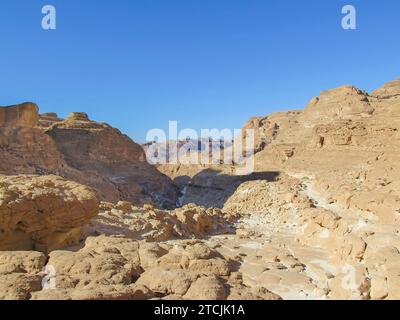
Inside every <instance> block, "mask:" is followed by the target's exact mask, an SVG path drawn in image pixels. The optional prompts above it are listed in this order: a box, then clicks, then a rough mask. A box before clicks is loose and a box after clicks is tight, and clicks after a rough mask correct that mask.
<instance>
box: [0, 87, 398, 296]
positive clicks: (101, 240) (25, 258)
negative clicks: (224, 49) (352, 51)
mask: <svg viewBox="0 0 400 320" xmlns="http://www.w3.org/2000/svg"><path fill="white" fill-rule="evenodd" d="M18 108H21V110H25V109H24V107H17V108H15V107H13V108H11V109H10V110H18ZM30 108H31V107H28V108H27V109H26V110H28V111H29V110H31V111H32V110H33V113H31V115H32V114H33V115H34V114H35V108H33V109H30ZM399 108H400V81H399V80H395V81H393V82H390V83H388V84H386V85H384V86H383V87H382V88H380V89H377V90H375V91H373V92H372V93H367V92H365V91H362V90H360V89H357V88H355V87H353V86H344V87H340V88H337V89H332V90H328V91H324V92H322V93H321V95H320V96H319V97H317V98H313V99H312V100H311V101H310V103H309V105H308V106H307V107H306V109H305V110H295V111H289V112H280V113H276V114H272V115H269V116H265V117H257V118H252V119H250V120H249V122H248V123H247V124H245V128H247V129H254V130H255V140H256V141H255V145H254V146H253V150H254V152H255V155H254V160H255V172H253V173H252V174H249V175H238V174H237V171H236V168H237V166H236V165H235V164H234V163H232V164H225V165H220V164H217V163H213V164H210V165H197V166H189V165H185V164H177V165H161V166H158V169H159V170H160V171H162V172H163V173H165V174H166V175H168V176H169V177H170V179H167V178H166V177H165V176H163V175H160V174H159V173H157V171H155V169H154V168H153V167H151V168H152V169H150V170H148V171H147V168H148V166H149V165H148V164H146V163H145V161H144V152H143V150H142V149H141V148H140V147H139V146H137V145H135V144H134V143H133V142H131V141H130V140H129V139H127V138H126V137H125V138H124V137H122V136H121V135H120V133H119V132H118V131H117V130H116V129H113V128H111V127H109V126H107V125H105V124H99V123H96V122H92V121H90V120H89V119H88V117H87V116H86V115H85V114H82V113H74V114H71V115H70V116H69V117H68V118H67V119H65V120H62V119H59V118H58V116H57V115H55V114H46V115H41V116H40V118H39V119H38V120H35V117H34V116H28V114H29V112H28V113H24V114H25V115H24V116H23V118H21V119H20V118H18V117H19V116H18V113H17V116H15V112H14V111H11V113H9V115H5V116H2V118H0V119H5V120H2V121H3V122H1V121H0V123H1V125H0V127H1V128H0V133H1V135H0V142H1V146H2V147H1V148H2V152H1V153H0V160H2V162H0V168H1V170H3V171H6V172H8V173H42V174H43V173H47V172H55V173H56V172H57V173H58V172H60V173H63V175H64V176H68V177H71V179H74V180H76V181H82V182H85V181H86V182H87V183H86V184H88V185H90V186H94V187H95V188H96V190H97V192H98V194H99V195H100V196H101V197H102V199H103V200H104V199H106V200H108V199H107V197H108V195H112V197H111V198H112V199H110V200H109V202H102V203H101V204H100V206H99V211H100V213H99V215H98V216H94V214H95V213H94V211H95V209H94V207H96V210H97V202H96V200H95V197H94V194H93V193H91V191H89V189H88V188H87V187H83V186H81V185H77V184H76V183H74V182H67V181H65V180H63V179H61V178H58V177H57V178H56V177H51V178H50V177H37V176H35V177H23V176H19V177H1V178H0V232H2V233H1V234H2V237H1V238H0V249H5V250H15V249H16V247H15V246H17V247H18V248H19V249H23V250H35V251H28V252H27V251H19V252H16V251H5V252H0V299H21V300H24V299H25V300H26V299H86V300H94V299H95V300H100V299H109V300H110V299H124V300H126V299H210V300H216V299H220V300H225V299H241V300H243V299H265V300H268V299H281V298H283V299H357V300H368V299H380V300H383V299H400V276H399V275H400V270H399V266H400V184H399V177H400V166H399V160H400V157H399V154H400V152H399V151H400V135H399V132H400V113H399V110H400V109H399ZM4 110H5V109H4ZM3 112H4V111H3ZM24 112H26V111H24ZM6 113H7V112H6ZM6 113H3V114H6ZM10 119H14V120H10ZM35 121H36V122H35ZM4 123H6V124H7V125H5V124H4ZM10 123H11V124H10ZM244 138H245V137H244V136H241V137H238V139H244ZM28 142H29V143H28ZM92 142H94V144H92ZM33 145H35V148H33V147H32V146H33ZM44 150H48V152H47V153H45V152H44ZM76 150H79V152H75V151H76ZM116 154H119V155H120V157H119V158H117V157H114V156H115V155H116ZM132 159H133V160H132ZM3 160H4V161H3ZM132 168H135V169H137V171H135V170H132ZM19 171H21V172H19ZM38 171H39V172H38ZM142 171H145V173H143V172H142ZM154 172H156V173H154ZM82 174H84V176H83V177H82ZM116 177H123V181H124V182H122V180H119V179H114V178H116ZM142 178H143V179H144V180H141V179H142ZM113 179H114V180H113ZM153 179H154V180H153ZM53 180H55V181H56V182H54V181H53ZM172 180H173V181H174V182H175V183H176V184H177V185H178V186H179V187H180V188H181V193H182V195H181V197H180V198H179V199H177V195H176V192H175V188H174V187H173V186H172V184H171V181H172ZM27 181H29V182H27ZM110 181H113V183H109V182H110ZM143 181H145V182H146V183H147V182H148V184H146V183H144V182H143ZM160 181H161V182H160ZM142 182H143V183H144V184H142ZM136 183H137V184H136ZM164 183H165V185H164ZM163 185H164V186H165V188H164V189H162V187H161V189H162V190H161V193H157V190H158V189H159V188H160V186H163ZM114 187H115V189H114ZM153 191H154V192H155V193H153ZM170 192H172V197H171V198H169V200H170V201H169V205H171V206H172V204H175V203H177V204H178V206H179V208H172V210H166V209H158V208H156V207H155V206H154V205H152V204H144V205H142V204H141V202H146V201H149V203H150V202H153V201H154V200H161V201H158V202H159V203H160V202H163V201H164V200H165V198H164V197H169V195H170ZM85 195H88V196H87V197H85ZM49 199H51V201H49ZM128 199H131V200H132V201H133V203H131V202H127V201H116V200H128ZM177 200H178V201H177ZM82 203H88V204H87V206H89V207H90V208H92V207H93V211H92V210H85V208H86V207H83V206H82ZM164 203H165V202H164ZM89 204H90V205H89ZM70 205H71V206H70ZM89 211H90V212H91V213H90V214H88V212H89ZM43 217H44V218H43ZM89 220H90V221H89ZM85 224H86V226H85V227H84V230H83V234H81V231H82V227H83V225H85ZM78 234H80V235H81V237H77V235H78ZM3 235H5V236H4V237H3ZM78 238H79V239H78ZM77 240H82V241H80V242H78V241H77ZM66 244H75V245H74V246H67V247H65V245H66ZM1 246H2V247H1ZM61 247H63V248H61ZM59 248H61V249H62V250H54V249H59ZM38 251H42V252H43V253H40V252H38ZM46 270H47V271H46ZM48 270H53V271H54V272H53V273H55V274H52V275H50V276H49V274H48ZM49 286H50V288H49Z"/></svg>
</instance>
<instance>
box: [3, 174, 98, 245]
mask: <svg viewBox="0 0 400 320" xmlns="http://www.w3.org/2000/svg"><path fill="white" fill-rule="evenodd" d="M97 212H98V201H97V199H96V196H95V194H94V193H93V192H92V191H91V190H90V189H89V188H88V187H85V186H82V185H79V184H77V183H75V182H71V181H66V180H64V179H63V178H60V177H57V176H8V177H6V176H3V177H0V231H1V233H2V237H1V240H0V249H2V250H33V249H35V250H39V251H44V252H46V251H51V250H54V249H55V248H60V247H63V246H66V245H71V244H75V243H77V242H78V241H79V240H80V236H81V232H82V227H83V226H84V225H85V224H86V223H87V222H89V220H90V219H91V218H93V217H94V216H95V215H96V214H97Z"/></svg>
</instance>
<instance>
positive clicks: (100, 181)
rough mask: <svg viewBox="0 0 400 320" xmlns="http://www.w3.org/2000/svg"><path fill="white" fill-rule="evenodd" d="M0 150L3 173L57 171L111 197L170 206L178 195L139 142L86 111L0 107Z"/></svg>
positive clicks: (0, 171)
mask: <svg viewBox="0 0 400 320" xmlns="http://www.w3.org/2000/svg"><path fill="white" fill-rule="evenodd" d="M0 150H1V152H0V173H1V174H7V175H12V174H39V175H43V174H56V175H59V176H62V177H65V178H67V179H70V180H74V181H77V182H80V183H83V184H85V185H88V186H91V187H93V188H94V189H95V190H96V191H97V194H98V197H99V198H100V199H103V200H107V201H113V202H116V201H118V200H129V201H132V202H137V203H143V202H154V203H156V204H158V205H160V206H164V207H172V206H174V205H175V202H176V199H177V191H176V188H175V186H174V185H173V184H172V182H171V181H170V179H169V178H168V177H166V176H164V175H163V174H161V173H160V172H159V171H158V170H157V169H156V168H154V167H153V166H151V165H149V164H148V163H147V162H146V158H145V153H144V151H143V149H142V148H141V147H140V146H139V145H138V144H136V143H135V142H133V141H132V140H131V139H130V138H129V137H127V136H126V135H123V134H122V133H121V132H120V131H119V130H117V129H114V128H112V127H111V126H109V125H107V124H104V123H97V122H95V121H91V120H90V119H89V118H88V116H87V115H86V114H84V113H72V114H71V115H70V116H68V117H67V118H66V119H65V120H63V119H60V118H58V117H57V115H56V114H52V113H48V114H43V115H39V114H38V107H37V106H36V105H35V104H33V103H24V104H21V105H16V106H10V107H3V108H0Z"/></svg>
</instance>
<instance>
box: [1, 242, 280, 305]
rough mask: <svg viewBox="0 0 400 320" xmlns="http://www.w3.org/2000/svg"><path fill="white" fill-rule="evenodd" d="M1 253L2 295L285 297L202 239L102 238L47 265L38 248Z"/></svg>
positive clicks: (54, 257) (53, 256) (67, 297)
mask: <svg viewBox="0 0 400 320" xmlns="http://www.w3.org/2000/svg"><path fill="white" fill-rule="evenodd" d="M0 257H1V258H2V264H1V265H0V288H2V290H1V293H0V299H13V300H27V299H33V300H49V299H51V300H54V299H55V300H59V299H62V300H144V299H151V298H155V297H157V298H159V299H193V300H198V299H207V300H226V299H237V298H238V297H240V298H242V299H260V300H261V299H264V300H277V299H280V297H279V296H278V295H276V294H274V293H272V292H271V291H269V290H268V289H266V288H265V287H261V286H259V287H258V288H250V287H248V286H246V285H245V284H244V283H243V279H242V278H241V275H240V273H237V272H234V271H232V270H233V268H234V264H232V261H230V260H229V259H226V258H225V257H223V256H221V255H220V254H218V253H217V252H216V251H215V250H213V249H211V248H210V247H208V246H207V245H205V244H204V243H202V242H200V241H198V240H191V241H180V242H177V243H175V245H174V246H172V245H169V244H160V245H159V244H155V243H153V244H149V243H146V242H142V241H136V240H132V239H121V238H111V237H105V236H99V237H94V238H88V239H87V240H86V243H85V246H84V247H83V248H82V249H80V250H79V251H75V252H73V251H54V252H52V253H51V254H50V255H49V257H48V261H47V264H46V259H45V257H44V255H43V254H40V253H37V252H30V253H29V252H20V253H18V254H16V253H13V252H4V253H0ZM46 270H51V274H50V275H49V273H48V272H47V273H46V272H45V271H46Z"/></svg>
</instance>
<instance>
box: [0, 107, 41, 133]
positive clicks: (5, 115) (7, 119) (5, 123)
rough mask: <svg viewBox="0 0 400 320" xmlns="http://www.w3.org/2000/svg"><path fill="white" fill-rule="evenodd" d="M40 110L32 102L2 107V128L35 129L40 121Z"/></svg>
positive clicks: (0, 118) (0, 112)
mask: <svg viewBox="0 0 400 320" xmlns="http://www.w3.org/2000/svg"><path fill="white" fill-rule="evenodd" d="M38 110H39V108H38V106H37V105H36V104H34V103H31V102H26V103H22V104H19V105H15V106H9V107H0V127H34V126H36V125H37V124H38V121H39V115H38Z"/></svg>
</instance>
